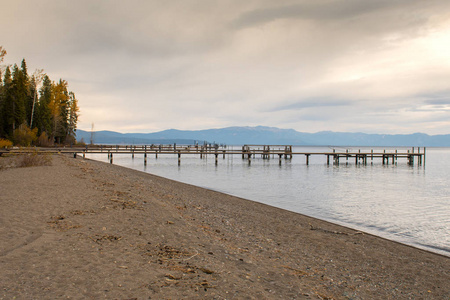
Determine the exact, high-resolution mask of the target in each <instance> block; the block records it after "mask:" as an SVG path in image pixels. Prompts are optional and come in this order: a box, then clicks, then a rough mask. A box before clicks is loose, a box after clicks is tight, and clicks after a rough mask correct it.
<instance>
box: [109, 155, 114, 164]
mask: <svg viewBox="0 0 450 300" xmlns="http://www.w3.org/2000/svg"><path fill="white" fill-rule="evenodd" d="M109 163H110V164H112V163H113V154H112V153H110V154H109Z"/></svg>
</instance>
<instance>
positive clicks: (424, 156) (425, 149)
mask: <svg viewBox="0 0 450 300" xmlns="http://www.w3.org/2000/svg"><path fill="white" fill-rule="evenodd" d="M426 152H427V148H426V147H423V166H424V167H425V159H426Z"/></svg>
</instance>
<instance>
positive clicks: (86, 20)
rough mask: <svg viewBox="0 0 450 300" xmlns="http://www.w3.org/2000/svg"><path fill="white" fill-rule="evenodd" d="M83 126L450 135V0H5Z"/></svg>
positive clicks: (9, 25) (19, 44) (7, 14)
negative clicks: (72, 98) (63, 83)
mask: <svg viewBox="0 0 450 300" xmlns="http://www.w3.org/2000/svg"><path fill="white" fill-rule="evenodd" d="M0 4H1V5H0V7H1V12H2V13H1V18H0V46H3V47H4V48H5V49H6V51H7V52H8V54H7V56H6V58H5V61H4V64H14V63H17V64H20V61H21V60H22V58H25V59H26V61H27V64H28V67H29V72H30V73H32V72H33V71H34V70H35V69H37V68H39V69H41V68H42V69H44V71H45V72H46V73H47V74H48V75H49V76H50V78H51V79H52V80H54V81H57V80H59V78H62V79H65V80H67V81H68V82H69V89H70V90H71V91H73V92H74V93H75V95H76V97H77V98H78V100H79V106H80V108H81V117H80V120H79V124H78V128H80V129H87V130H90V128H91V124H92V123H94V124H95V129H96V130H114V131H119V132H155V131H160V130H164V129H169V128H176V129H184V130H196V129H207V128H221V127H228V126H256V125H264V126H274V127H279V128H293V129H296V130H298V131H303V132H318V131H323V130H331V131H349V132H366V133H414V132H424V133H428V134H448V133H450V1H448V0H439V1H436V0H426V1H425V0H295V1H290V0H276V1H274V0H267V1H266V0H258V1H256V0H245V1H243V0H223V1H218V0H216V1H213V0H197V1H196V0H179V1H171V0H164V1H156V0H154V1H152V0H127V1H114V0H104V1H97V0H86V1H84V0H77V1H73V0H39V1H36V0H13V1H11V0H0Z"/></svg>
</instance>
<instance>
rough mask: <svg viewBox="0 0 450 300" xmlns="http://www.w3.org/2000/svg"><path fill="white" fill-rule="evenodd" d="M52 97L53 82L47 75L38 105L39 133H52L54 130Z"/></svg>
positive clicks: (37, 121)
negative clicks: (51, 108) (51, 106)
mask: <svg viewBox="0 0 450 300" xmlns="http://www.w3.org/2000/svg"><path fill="white" fill-rule="evenodd" d="M51 98H52V82H51V80H50V78H49V77H48V76H47V75H45V76H44V79H43V81H42V87H41V89H40V97H39V101H38V102H37V105H36V106H37V107H36V127H37V128H38V130H39V131H38V134H39V135H41V134H42V133H44V132H45V133H47V135H51V132H52V114H51V111H50V101H51Z"/></svg>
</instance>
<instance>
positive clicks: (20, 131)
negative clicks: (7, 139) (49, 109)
mask: <svg viewBox="0 0 450 300" xmlns="http://www.w3.org/2000/svg"><path fill="white" fill-rule="evenodd" d="M37 131H38V129H37V128H34V129H30V127H28V126H27V124H25V123H24V124H22V125H20V126H19V128H17V129H16V130H14V132H13V141H14V144H15V145H17V146H23V147H30V146H31V143H33V142H35V141H36V140H37Z"/></svg>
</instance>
